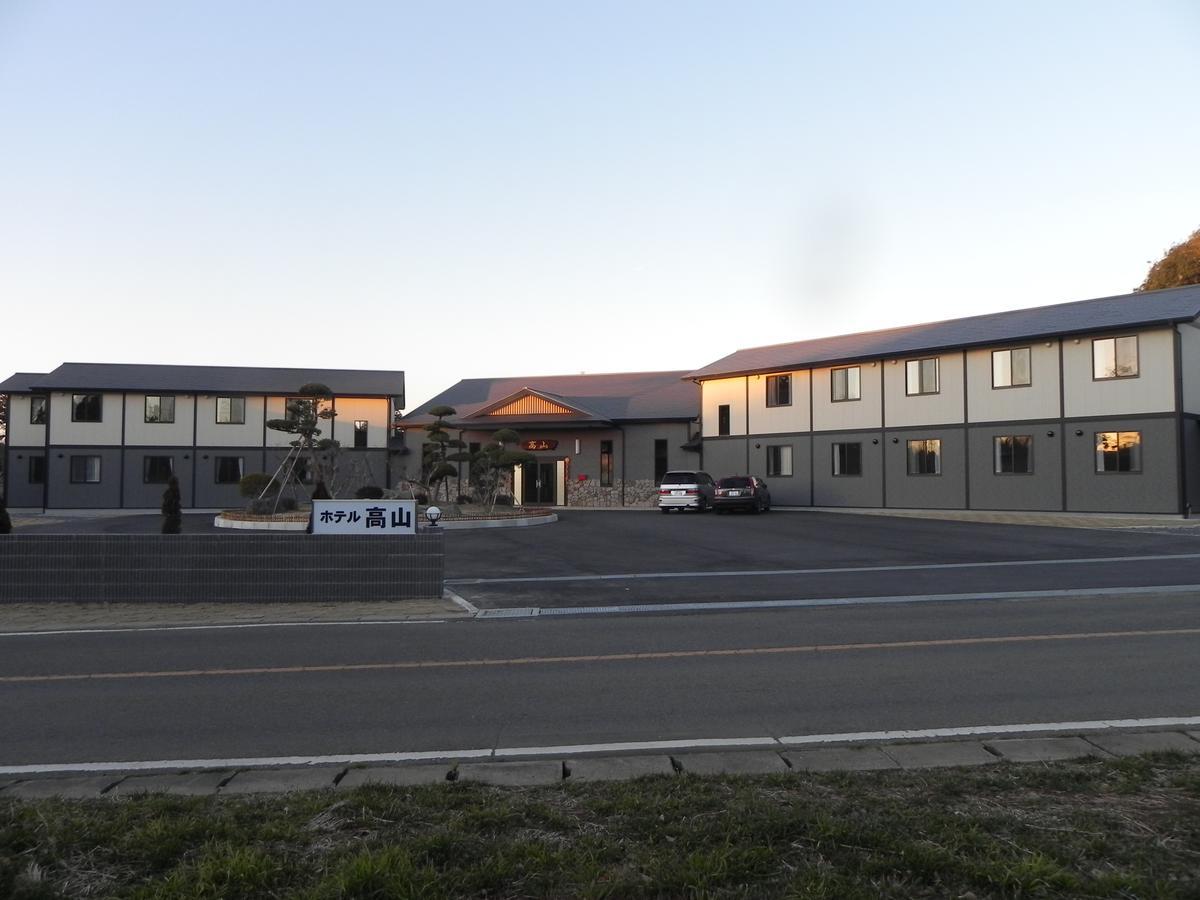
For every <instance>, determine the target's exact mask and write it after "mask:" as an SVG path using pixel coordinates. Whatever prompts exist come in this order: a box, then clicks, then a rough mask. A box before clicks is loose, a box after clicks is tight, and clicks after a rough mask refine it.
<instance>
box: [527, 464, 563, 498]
mask: <svg viewBox="0 0 1200 900" xmlns="http://www.w3.org/2000/svg"><path fill="white" fill-rule="evenodd" d="M556 470H557V466H556V465H555V464H554V463H552V462H533V463H525V464H524V465H523V466H521V503H522V504H534V505H539V504H553V503H554V502H555V500H556V498H557V495H558V486H557V481H558V479H557V478H556V477H555V475H556V474H557V471H556Z"/></svg>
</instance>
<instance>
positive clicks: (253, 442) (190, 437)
mask: <svg viewBox="0 0 1200 900" xmlns="http://www.w3.org/2000/svg"><path fill="white" fill-rule="evenodd" d="M312 383H319V384H324V385H325V386H327V387H328V388H329V389H330V390H331V391H332V392H333V395H334V396H333V398H332V400H331V401H330V402H331V406H332V408H333V410H334V411H335V412H336V417H335V418H334V419H333V420H332V422H331V423H329V424H323V425H322V427H323V429H324V433H323V434H322V437H332V438H333V439H335V440H337V441H338V442H339V444H340V446H341V448H342V450H343V454H344V456H345V459H344V460H343V461H342V462H341V463H340V466H344V467H345V468H346V470H347V474H348V475H351V477H354V478H355V479H356V480H357V481H359V482H361V483H368V484H376V485H379V486H381V487H383V486H386V485H387V484H388V483H389V482H390V480H391V476H390V462H391V461H390V455H389V449H388V448H389V441H391V440H392V438H391V435H392V423H393V417H394V416H395V415H396V414H397V413H398V411H399V410H400V409H401V408H402V407H403V404H404V399H403V398H404V373H403V372H390V371H364V370H345V369H334V370H330V369H269V368H253V367H232V366H160V365H114V364H103V363H64V364H63V365H61V366H59V367H58V368H57V369H55V370H54V371H53V372H49V373H17V374H16V375H13V376H12V377H11V378H9V379H7V380H6V381H4V382H2V383H0V393H4V394H8V395H9V412H8V423H7V424H8V436H7V465H6V466H5V470H4V475H5V496H6V497H7V503H8V505H9V506H10V507H12V508H14V509H22V508H24V509H146V508H156V507H157V506H158V505H159V503H160V502H161V499H162V494H163V490H164V489H165V486H166V482H167V481H168V479H169V478H171V477H172V476H175V477H177V478H178V479H179V484H180V490H181V493H182V495H183V504H184V506H185V507H189V508H194V509H221V508H228V507H232V506H238V505H240V504H241V503H242V502H243V500H242V498H241V497H240V495H239V492H238V482H239V481H240V479H241V478H242V476H243V475H246V474H249V473H251V472H274V471H275V469H276V468H277V467H278V466H279V464H280V463H281V462H282V461H283V459H284V458H285V457H286V455H287V453H288V450H289V445H290V442H291V441H293V440H294V439H295V438H294V436H293V435H291V434H287V433H285V432H281V431H275V430H272V429H269V428H268V427H267V422H268V421H269V420H271V419H283V418H285V417H286V411H285V404H286V402H287V399H288V398H289V397H294V396H296V395H297V392H298V391H299V389H300V388H301V387H302V386H303V385H305V384H312Z"/></svg>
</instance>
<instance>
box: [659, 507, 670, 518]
mask: <svg viewBox="0 0 1200 900" xmlns="http://www.w3.org/2000/svg"><path fill="white" fill-rule="evenodd" d="M658 511H659V512H660V513H662V514H663V515H664V516H665V515H666V514H667V513H669V512H670V511H671V510H670V509H669V508H668V507H666V506H660V507H659V508H658Z"/></svg>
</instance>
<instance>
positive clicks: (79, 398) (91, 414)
mask: <svg viewBox="0 0 1200 900" xmlns="http://www.w3.org/2000/svg"><path fill="white" fill-rule="evenodd" d="M103 413H104V395H103V394H72V395H71V421H72V422H99V421H101V418H102V416H103Z"/></svg>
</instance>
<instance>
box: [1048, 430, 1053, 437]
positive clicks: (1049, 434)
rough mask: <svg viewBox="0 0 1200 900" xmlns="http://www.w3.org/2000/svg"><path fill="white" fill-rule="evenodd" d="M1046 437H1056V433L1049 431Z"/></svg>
mask: <svg viewBox="0 0 1200 900" xmlns="http://www.w3.org/2000/svg"><path fill="white" fill-rule="evenodd" d="M1046 437H1054V432H1053V431H1047V432H1046Z"/></svg>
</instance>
